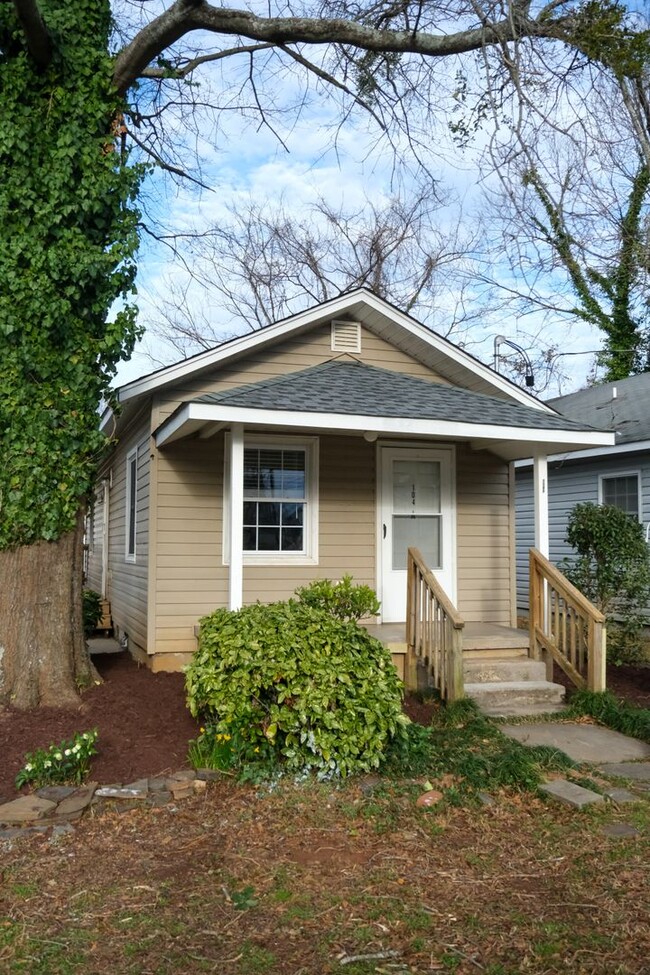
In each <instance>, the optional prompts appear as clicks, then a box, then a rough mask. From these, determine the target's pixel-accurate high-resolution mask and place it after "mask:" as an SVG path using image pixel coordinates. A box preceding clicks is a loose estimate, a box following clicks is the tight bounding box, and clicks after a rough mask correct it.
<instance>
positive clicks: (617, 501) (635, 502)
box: [600, 472, 641, 521]
mask: <svg viewBox="0 0 650 975" xmlns="http://www.w3.org/2000/svg"><path fill="white" fill-rule="evenodd" d="M639 480H640V478H639V474H638V472H634V473H629V474H627V473H626V474H615V475H612V476H611V477H610V476H606V477H605V476H603V477H601V479H600V503H601V504H613V505H614V506H615V507H616V508H621V509H622V510H623V511H626V512H627V513H628V515H632V517H634V518H637V519H638V520H639V521H640V520H641V512H640V509H639V499H640V496H641V492H640V490H639Z"/></svg>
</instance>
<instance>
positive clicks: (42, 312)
mask: <svg viewBox="0 0 650 975" xmlns="http://www.w3.org/2000/svg"><path fill="white" fill-rule="evenodd" d="M39 9H40V11H41V13H42V16H43V20H44V23H45V24H46V25H47V30H48V32H49V37H50V39H51V57H50V59H49V61H48V63H47V64H46V65H44V64H43V63H39V62H38V61H37V60H35V59H34V58H33V57H32V55H31V54H30V51H29V50H28V45H27V42H26V41H25V39H24V34H23V31H22V30H21V26H20V24H19V21H18V19H17V16H16V14H15V12H14V7H13V6H12V5H10V4H6V3H4V4H1V5H0V92H1V97H0V171H1V172H2V180H0V228H1V233H2V247H0V362H1V363H2V369H1V372H0V448H1V453H0V456H1V459H2V463H1V464H0V589H2V590H3V591H4V592H5V596H4V597H0V651H1V652H0V703H2V702H3V701H4V702H5V703H6V702H13V703H16V704H20V705H22V706H33V705H35V704H38V703H40V702H41V700H42V698H43V694H42V692H41V690H39V681H37V680H36V678H34V679H33V680H32V679H31V678H30V679H27V677H26V674H27V673H32V672H34V673H35V670H36V669H38V668H33V667H27V668H26V665H25V662H24V661H23V664H22V665H21V667H17V665H16V662H17V660H18V659H19V657H21V654H22V655H23V656H24V653H25V651H26V649H27V644H28V643H30V641H27V640H26V639H24V638H23V637H21V633H20V632H19V631H17V630H16V627H15V625H14V624H15V622H16V620H22V621H23V624H22V625H23V626H27V622H26V621H27V620H28V618H29V616H30V614H31V615H32V616H33V617H35V622H34V634H35V636H34V640H32V641H31V644H30V649H29V651H28V652H29V653H31V654H32V655H33V657H34V660H35V661H37V660H38V658H39V654H40V653H41V652H42V648H43V646H44V644H45V643H46V642H47V640H46V638H45V635H44V631H43V628H42V627H40V626H39V618H40V617H42V620H45V619H46V618H47V621H48V623H47V629H48V630H49V632H50V636H51V638H52V639H54V641H55V642H56V644H57V646H58V654H59V656H60V658H61V661H62V662H63V663H61V661H60V662H59V664H58V665H57V673H58V675H59V687H60V693H61V694H62V695H63V696H65V697H69V696H72V695H73V694H74V693H76V684H77V682H78V680H79V679H83V678H84V677H85V676H86V677H87V674H88V666H87V663H84V660H83V655H81V656H80V654H79V647H78V645H77V646H76V647H75V642H76V641H75V635H74V634H75V631H76V629H77V622H78V621H77V614H78V612H80V600H79V592H78V591H77V590H76V588H75V586H74V585H73V586H70V585H62V586H59V595H58V597H57V596H56V595H55V593H54V592H51V595H50V596H48V595H47V593H50V590H51V587H49V586H47V585H46V583H47V580H46V579H45V578H44V577H43V573H42V569H43V566H44V565H48V564H50V565H53V564H54V563H55V562H56V560H57V559H59V560H60V559H64V560H66V566H67V571H68V573H69V572H70V560H73V561H74V564H75V566H77V561H76V560H75V559H74V554H73V553H74V551H75V545H76V544H77V542H76V541H75V539H76V536H77V535H78V532H79V528H78V520H79V511H80V509H82V508H83V506H84V503H85V499H86V498H87V496H88V495H89V492H90V490H91V486H92V482H93V478H94V474H95V470H96V465H97V459H98V456H99V454H100V452H101V449H102V447H103V444H104V440H103V437H102V435H101V434H100V432H99V428H98V427H99V425H98V416H97V407H98V403H99V401H100V399H101V397H102V396H106V395H107V393H108V385H109V382H110V379H111V377H112V376H113V375H114V372H115V369H116V366H117V364H118V362H119V361H120V360H121V359H124V358H125V357H128V355H129V354H130V352H131V350H132V348H133V344H134V342H135V339H136V338H137V326H136V319H135V309H134V308H133V307H131V306H129V305H128V304H126V303H125V304H124V305H123V307H122V309H121V310H120V311H118V312H117V313H116V314H114V315H112V316H111V315H110V310H111V307H112V306H113V304H114V302H115V301H116V299H119V298H122V299H128V295H129V294H130V293H131V292H132V290H133V280H134V276H135V264H134V261H133V257H134V254H135V251H136V247H137V242H138V236H137V222H138V216H139V215H138V212H137V210H136V209H135V208H134V206H133V205H132V204H133V201H134V199H135V197H136V194H137V191H138V188H139V185H140V182H141V179H142V176H143V169H142V167H132V166H129V165H128V164H127V162H126V159H125V158H124V157H123V155H122V153H121V152H120V151H118V137H119V128H120V119H121V109H122V105H121V101H120V98H119V97H118V95H117V93H116V92H115V91H114V89H113V87H112V70H113V65H112V61H111V58H110V57H109V55H108V53H107V52H108V39H109V29H110V7H109V2H108V0H81V2H79V0H43V2H42V3H40V4H39ZM78 569H79V572H80V566H78ZM17 572H19V573H20V584H19V585H12V586H11V587H10V583H15V579H14V578H13V576H14V575H15V573H17ZM78 581H79V584H80V576H79V580H78ZM10 588H11V597H10V596H9V592H10ZM9 598H11V606H9V605H5V603H6V602H7V600H8V599H9ZM50 598H51V599H52V600H58V602H59V603H60V605H59V607H58V611H54V608H53V607H52V606H51V605H50V602H49V600H50ZM75 600H76V602H77V603H78V604H79V605H78V606H77V605H74V603H75ZM46 604H47V607H46ZM39 633H40V635H39ZM21 644H22V650H20V645H21ZM51 666H54V664H52V665H51ZM25 668H26V669H25ZM80 670H81V671H84V670H85V672H86V673H85V674H84V673H80V672H79V671H80ZM64 671H65V672H66V673H67V674H68V677H67V678H64V677H62V674H63V673H64ZM25 683H27V684H29V685H30V686H29V687H26V686H24V685H25ZM41 683H42V682H41ZM49 703H53V702H52V701H50V702H49Z"/></svg>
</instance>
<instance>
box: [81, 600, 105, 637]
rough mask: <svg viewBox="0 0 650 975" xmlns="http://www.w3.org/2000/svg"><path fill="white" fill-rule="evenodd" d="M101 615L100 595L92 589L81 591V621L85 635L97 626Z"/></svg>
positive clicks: (88, 634)
mask: <svg viewBox="0 0 650 975" xmlns="http://www.w3.org/2000/svg"><path fill="white" fill-rule="evenodd" d="M101 616H102V597H101V596H100V595H99V593H98V592H95V590H94V589H84V591H83V622H84V633H85V634H86V636H90V634H91V633H92V632H93V630H95V629H96V628H97V624H98V623H99V621H100V619H101Z"/></svg>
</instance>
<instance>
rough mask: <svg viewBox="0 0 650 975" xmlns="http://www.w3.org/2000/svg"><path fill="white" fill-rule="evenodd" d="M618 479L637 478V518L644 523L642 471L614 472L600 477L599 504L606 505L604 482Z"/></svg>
mask: <svg viewBox="0 0 650 975" xmlns="http://www.w3.org/2000/svg"><path fill="white" fill-rule="evenodd" d="M617 477H636V483H637V489H636V497H637V504H638V511H637V518H638V520H639V522H641V523H643V498H642V496H641V471H640V470H636V471H612V472H611V473H608V474H599V475H598V504H605V502H604V501H603V493H604V492H603V481H610V480H613V479H614V478H617Z"/></svg>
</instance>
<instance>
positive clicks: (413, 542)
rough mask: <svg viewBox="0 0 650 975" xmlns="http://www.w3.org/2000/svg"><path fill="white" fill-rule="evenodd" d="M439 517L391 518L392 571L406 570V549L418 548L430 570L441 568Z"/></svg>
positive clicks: (407, 516)
mask: <svg viewBox="0 0 650 975" xmlns="http://www.w3.org/2000/svg"><path fill="white" fill-rule="evenodd" d="M441 521H442V518H441V516H440V515H415V516H414V517H411V516H409V515H394V516H393V569H394V570H401V569H406V562H407V557H408V549H409V548H410V547H411V546H414V547H415V548H419V550H420V552H421V553H422V557H423V558H424V561H425V562H426V564H427V565H428V566H429V568H430V569H441V568H442V557H441V552H442V537H441Z"/></svg>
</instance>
